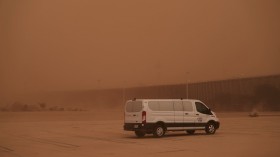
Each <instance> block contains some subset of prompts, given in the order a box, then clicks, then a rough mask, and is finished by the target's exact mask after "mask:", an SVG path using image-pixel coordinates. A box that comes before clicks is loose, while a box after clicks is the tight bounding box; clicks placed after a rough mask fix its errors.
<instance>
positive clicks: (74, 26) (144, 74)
mask: <svg viewBox="0 0 280 157" xmlns="http://www.w3.org/2000/svg"><path fill="white" fill-rule="evenodd" d="M279 6H280V2H279V1H277V0H269V1H263V0H257V1H256V0H249V1H241V0H238V1H222V0H215V1H211V2H210V1H181V0H177V1H172V2H171V1H165V0H164V1H163V0H155V1H146V0H145V1H128V0H120V1H112V0H109V1H79V2H77V1H66V0H61V1H42V0H29V1H5V0H1V1H0V23H1V29H0V33H1V36H0V40H1V42H0V44H1V46H0V49H1V50H0V75H1V77H0V87H1V88H0V93H1V99H13V98H14V97H15V95H22V94H26V93H31V94H32V93H34V92H42V91H43V92H45V91H68V90H90V89H106V88H123V87H135V86H149V85H160V84H174V83H184V82H186V80H188V81H189V82H200V81H207V80H216V79H228V78H238V77H251V76H262V75H270V74H279V73H280V71H279V68H278V67H279V63H280V62H279V58H280V53H279V50H280V48H279V45H280V44H279V41H280V31H279V28H280V21H279V19H280V17H279V16H280V11H279Z"/></svg>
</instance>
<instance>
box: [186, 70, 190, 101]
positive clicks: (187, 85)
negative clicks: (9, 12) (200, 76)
mask: <svg viewBox="0 0 280 157" xmlns="http://www.w3.org/2000/svg"><path fill="white" fill-rule="evenodd" d="M189 74H190V73H189V72H186V98H187V99H188V98H189V81H188V75H189Z"/></svg>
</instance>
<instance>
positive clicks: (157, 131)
mask: <svg viewBox="0 0 280 157" xmlns="http://www.w3.org/2000/svg"><path fill="white" fill-rule="evenodd" d="M164 134H165V128H164V127H163V126H162V125H156V126H155V129H154V132H153V135H154V137H162V136H164Z"/></svg>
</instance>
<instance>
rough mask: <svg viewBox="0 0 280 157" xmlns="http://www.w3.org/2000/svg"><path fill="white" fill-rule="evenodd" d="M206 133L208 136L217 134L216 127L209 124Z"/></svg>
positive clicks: (211, 123)
mask: <svg viewBox="0 0 280 157" xmlns="http://www.w3.org/2000/svg"><path fill="white" fill-rule="evenodd" d="M205 132H206V133H207V134H215V132H216V125H215V124H214V123H213V122H209V123H207V125H206V126H205Z"/></svg>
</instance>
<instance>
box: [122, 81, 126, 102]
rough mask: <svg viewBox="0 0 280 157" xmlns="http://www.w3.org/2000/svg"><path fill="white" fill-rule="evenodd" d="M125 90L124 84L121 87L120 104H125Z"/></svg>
mask: <svg viewBox="0 0 280 157" xmlns="http://www.w3.org/2000/svg"><path fill="white" fill-rule="evenodd" d="M125 90H126V89H125V83H124V85H123V91H122V102H123V104H125V95H126V91H125Z"/></svg>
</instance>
